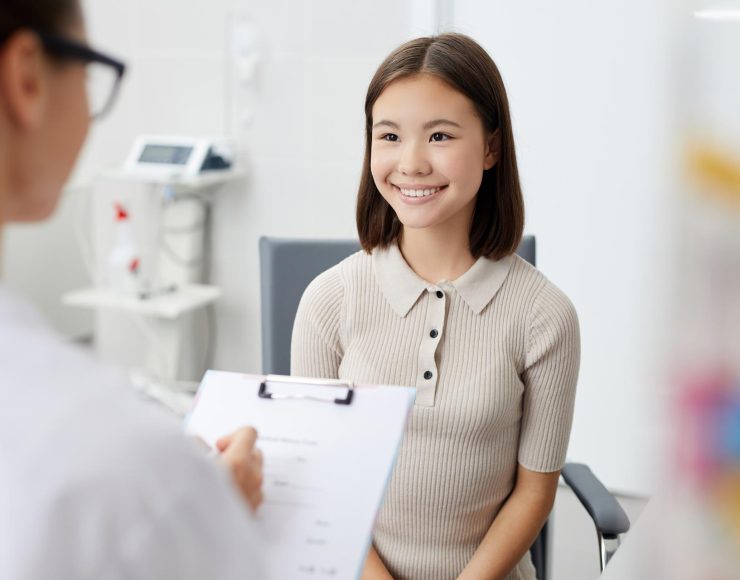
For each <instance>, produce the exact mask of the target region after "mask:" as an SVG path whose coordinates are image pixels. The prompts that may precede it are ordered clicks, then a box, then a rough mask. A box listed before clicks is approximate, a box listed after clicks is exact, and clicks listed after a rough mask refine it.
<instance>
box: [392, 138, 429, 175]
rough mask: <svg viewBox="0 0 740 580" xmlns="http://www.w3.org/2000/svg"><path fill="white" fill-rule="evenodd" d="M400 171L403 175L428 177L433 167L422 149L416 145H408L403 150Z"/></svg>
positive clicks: (400, 158) (399, 163) (399, 165)
mask: <svg viewBox="0 0 740 580" xmlns="http://www.w3.org/2000/svg"><path fill="white" fill-rule="evenodd" d="M398 171H399V173H401V174H403V175H426V174H428V173H429V172H430V171H431V166H430V164H429V161H428V160H427V158H426V156H425V155H424V153H423V151H422V148H421V147H420V146H418V145H416V144H415V143H408V144H406V145H405V146H403V147H402V148H401V154H400V157H399V159H398Z"/></svg>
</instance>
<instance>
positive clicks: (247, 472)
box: [216, 427, 263, 511]
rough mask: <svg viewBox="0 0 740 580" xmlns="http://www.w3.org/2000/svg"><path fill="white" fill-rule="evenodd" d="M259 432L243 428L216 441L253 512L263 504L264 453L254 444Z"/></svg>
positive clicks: (224, 460) (221, 458)
mask: <svg viewBox="0 0 740 580" xmlns="http://www.w3.org/2000/svg"><path fill="white" fill-rule="evenodd" d="M256 441H257V431H255V430H254V429H253V428H252V427H243V428H242V429H239V430H237V431H234V432H233V433H232V434H231V435H226V436H225V437H221V439H219V440H218V441H216V448H217V449H218V450H219V452H220V453H221V455H219V461H221V462H222V463H223V464H224V465H225V466H226V467H227V468H228V469H229V471H230V472H231V474H232V476H233V478H234V483H236V486H237V488H238V489H239V491H240V492H241V494H242V495H243V496H244V499H246V500H247V503H248V504H249V507H251V508H252V510H253V511H255V510H257V508H258V507H259V505H260V504H261V503H262V499H263V498H262V452H261V451H260V450H259V449H257V448H256V447H255V446H254V444H255V442H256Z"/></svg>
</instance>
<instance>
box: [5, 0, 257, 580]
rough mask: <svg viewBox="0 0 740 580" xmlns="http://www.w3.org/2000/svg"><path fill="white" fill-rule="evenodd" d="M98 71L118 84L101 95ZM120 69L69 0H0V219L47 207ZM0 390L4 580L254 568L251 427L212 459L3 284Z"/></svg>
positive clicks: (182, 575) (205, 574) (239, 572)
mask: <svg viewBox="0 0 740 580" xmlns="http://www.w3.org/2000/svg"><path fill="white" fill-rule="evenodd" d="M95 67H97V68H99V69H101V70H102V71H103V72H104V73H107V74H109V75H110V78H111V80H112V82H111V83H110V85H109V90H108V93H107V94H105V95H102V96H103V97H104V98H103V99H102V100H101V101H98V102H96V101H94V100H93V99H92V98H90V97H89V95H88V90H87V83H88V80H90V79H92V78H95V77H94V75H92V74H91V73H92V69H93V68H95ZM122 74H123V65H121V64H120V63H117V62H116V61H114V60H113V59H109V58H108V57H106V56H104V55H102V54H100V53H97V52H95V51H94V50H91V49H90V48H89V47H88V46H87V43H86V41H85V32H84V26H83V20H82V15H81V12H80V7H79V5H78V3H77V0H3V3H2V5H1V6H0V226H1V225H2V224H4V223H9V222H34V221H40V220H43V219H45V218H46V217H48V216H49V215H50V214H51V213H52V212H53V210H54V207H55V206H56V204H57V201H58V199H59V194H60V190H61V188H62V186H63V184H64V183H65V181H66V180H67V178H68V176H69V173H70V171H71V169H72V167H73V165H74V162H75V160H76V158H77V155H78V153H79V150H80V148H81V146H82V143H83V141H84V139H85V135H86V134H87V131H88V128H89V124H90V119H91V117H94V116H95V115H96V114H98V113H101V112H102V111H104V110H105V109H106V108H107V106H109V105H110V103H111V101H112V98H113V96H114V93H115V91H116V89H117V87H118V81H119V80H120V78H121V76H122ZM96 96H101V95H100V94H99V93H96ZM38 251H39V252H44V251H46V252H53V251H54V248H43V247H40V248H38ZM0 400H2V404H1V405H0V578H3V579H8V580H27V579H37V578H38V579H44V580H46V579H49V578H55V579H58V580H59V579H74V580H85V579H95V580H103V579H112V578H156V579H159V580H167V579H170V578H177V579H189V578H193V579H196V578H197V579H202V578H214V579H231V578H233V579H237V578H238V579H239V580H246V579H249V578H260V572H259V570H258V567H257V563H258V562H257V557H256V554H255V553H254V546H256V544H255V537H254V533H255V532H254V530H253V529H252V526H253V524H252V522H251V517H252V516H251V513H250V510H254V509H256V507H257V506H258V505H259V503H260V502H261V477H262V467H261V455H260V454H259V452H258V451H256V450H255V448H254V441H255V438H256V433H255V432H254V431H253V430H252V429H242V430H240V431H238V432H236V433H234V434H232V435H231V436H229V437H225V438H224V439H222V440H221V441H219V443H218V447H219V451H220V452H221V453H220V457H219V459H218V460H216V461H213V460H211V459H209V458H208V457H207V456H206V454H205V453H203V452H202V451H201V450H200V449H199V448H198V446H197V445H195V444H194V443H193V442H192V441H189V440H187V439H186V438H185V437H184V436H183V435H182V434H181V432H180V429H179V425H178V423H177V421H175V420H173V419H172V418H171V417H169V416H166V415H164V414H162V413H161V411H159V410H158V409H156V408H154V407H153V406H152V405H147V404H145V403H143V402H141V401H139V400H138V399H137V398H136V397H135V396H134V394H133V393H132V392H131V390H130V389H129V387H128V385H127V384H126V381H125V379H123V378H122V377H120V376H118V375H117V373H115V372H114V371H112V370H110V369H107V368H105V367H104V366H102V365H100V364H99V363H97V362H96V361H95V360H93V359H92V358H91V357H90V356H88V355H87V354H86V353H85V352H83V351H81V350H78V349H77V348H75V347H73V346H71V345H69V344H68V343H66V342H65V341H64V340H62V339H61V338H60V337H58V336H56V335H55V334H54V333H53V332H52V331H51V330H50V329H49V327H48V326H47V324H46V323H45V322H44V320H43V319H42V318H41V317H40V316H39V315H38V314H37V313H36V312H35V311H34V310H33V308H32V307H31V306H30V305H29V304H28V303H27V302H26V301H25V300H24V299H23V297H22V296H16V295H13V294H12V293H11V292H9V291H8V290H7V289H6V288H4V287H3V285H2V283H0ZM250 546H251V547H252V548H250Z"/></svg>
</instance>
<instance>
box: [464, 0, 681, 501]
mask: <svg viewBox="0 0 740 580" xmlns="http://www.w3.org/2000/svg"><path fill="white" fill-rule="evenodd" d="M673 8H674V9H671V4H670V3H669V2H667V0H666V1H664V0H620V1H619V2H616V1H609V2H593V1H589V0H561V1H559V2H552V1H550V0H524V1H518V2H509V1H504V0H491V1H488V2H481V1H476V0H455V1H454V23H455V24H454V26H455V28H456V29H457V30H458V31H460V32H465V33H468V34H470V35H471V36H473V37H474V38H476V39H477V40H478V41H479V42H481V44H483V46H484V47H485V48H486V49H487V50H488V51H489V53H490V54H491V56H492V57H493V58H494V60H495V61H496V63H497V64H498V66H499V68H500V70H501V72H502V75H503V77H504V82H505V84H506V86H507V89H508V94H509V99H510V103H511V109H512V115H513V123H514V133H515V138H516V143H517V146H518V156H519V163H520V165H519V167H520V171H521V176H522V181H523V187H524V194H525V199H526V203H527V211H528V214H527V226H526V229H527V231H528V232H530V233H533V234H536V235H537V238H538V266H539V267H540V269H541V270H543V271H544V272H545V274H546V275H547V276H549V277H550V279H551V280H553V281H554V282H555V283H556V284H558V285H559V286H560V287H561V288H562V289H563V290H564V291H565V292H566V293H567V294H568V295H569V296H570V298H571V299H572V300H573V302H574V304H575V306H576V309H577V310H578V314H579V317H580V323H581V331H582V365H581V375H580V381H579V386H578V396H577V401H576V416H575V423H574V427H573V435H572V439H571V445H570V450H569V456H570V459H572V460H575V461H582V462H585V463H588V464H589V465H590V466H591V467H592V469H593V470H594V471H595V472H596V473H597V475H599V476H600V477H601V478H602V479H603V480H604V481H605V482H607V484H608V485H609V486H611V487H612V488H615V489H618V490H623V491H629V492H638V493H647V492H650V491H651V490H652V489H653V486H654V484H655V481H656V470H655V467H656V466H657V463H658V462H659V457H658V455H657V453H658V451H657V441H658V437H659V429H658V428H657V427H656V423H657V421H658V419H657V414H656V408H655V405H656V398H657V395H658V393H659V389H660V388H661V387H660V386H661V384H662V382H663V377H662V376H661V365H660V361H661V358H662V351H661V346H660V345H661V344H662V343H663V337H662V336H661V332H660V331H659V330H658V329H659V328H662V327H663V322H662V320H664V317H665V303H666V302H667V298H668V296H669V295H668V293H667V288H666V284H667V280H668V279H669V276H668V275H667V273H666V270H667V266H668V262H669V260H668V257H669V256H670V241H669V240H670V234H671V232H670V229H669V226H668V224H669V222H670V219H669V217H670V212H671V205H670V202H669V198H670V196H669V195H668V192H667V189H666V176H667V173H668V172H669V165H668V158H669V155H670V152H671V146H672V134H671V127H672V126H671V103H672V102H673V101H672V99H671V98H670V94H669V90H670V78H671V77H670V71H671V68H670V55H671V54H672V52H671V51H672V41H673V39H672V37H671V34H672V21H673V16H674V15H675V12H676V11H675V5H674V6H673Z"/></svg>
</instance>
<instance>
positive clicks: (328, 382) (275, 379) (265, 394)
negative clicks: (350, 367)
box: [257, 375, 355, 405]
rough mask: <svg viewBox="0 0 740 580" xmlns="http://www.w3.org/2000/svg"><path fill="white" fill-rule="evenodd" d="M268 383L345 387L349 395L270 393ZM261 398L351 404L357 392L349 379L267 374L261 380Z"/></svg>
mask: <svg viewBox="0 0 740 580" xmlns="http://www.w3.org/2000/svg"><path fill="white" fill-rule="evenodd" d="M267 383H288V384H294V385H315V386H317V387H344V388H345V389H347V395H346V396H345V397H344V398H334V397H319V396H316V395H304V394H302V393H270V392H269V391H268V390H267ZM257 394H258V396H259V397H260V399H273V400H286V399H294V400H302V401H318V402H320V403H334V404H336V405H351V404H352V399H353V398H354V394H355V385H354V383H352V382H349V381H337V380H332V379H325V380H321V379H301V378H294V377H284V376H281V375H266V376H264V377H262V381H261V382H260V390H259V392H258V393H257Z"/></svg>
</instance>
